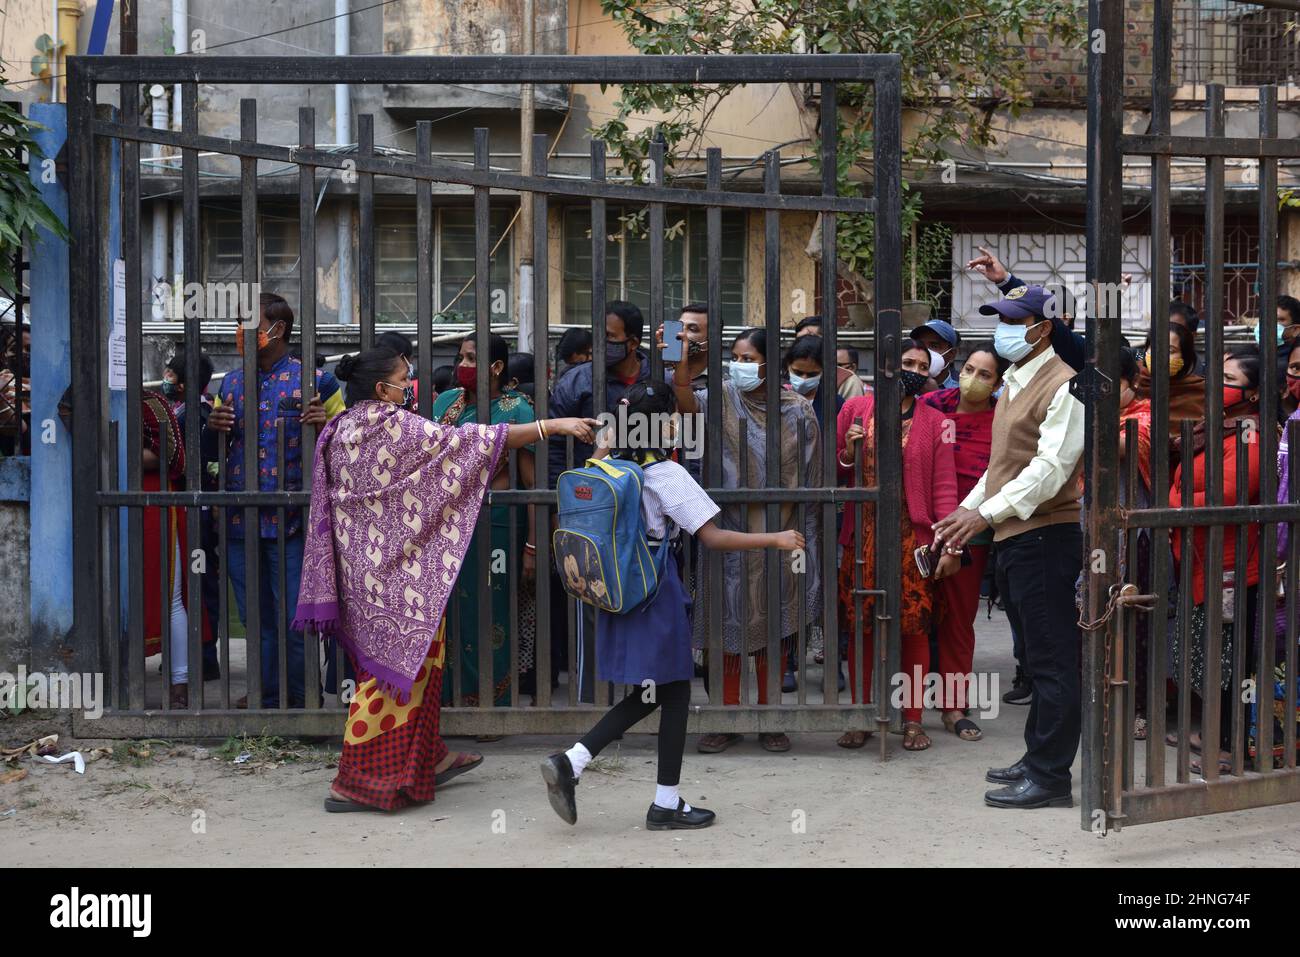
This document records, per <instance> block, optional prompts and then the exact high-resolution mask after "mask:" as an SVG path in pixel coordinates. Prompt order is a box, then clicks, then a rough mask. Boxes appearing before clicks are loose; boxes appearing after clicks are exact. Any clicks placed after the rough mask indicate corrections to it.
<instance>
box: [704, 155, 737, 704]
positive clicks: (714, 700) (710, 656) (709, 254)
mask: <svg viewBox="0 0 1300 957" xmlns="http://www.w3.org/2000/svg"><path fill="white" fill-rule="evenodd" d="M704 168H705V187H706V188H707V189H708V190H709V191H710V192H713V191H715V190H718V189H721V188H722V151H721V150H720V149H718V148H717V147H715V146H711V147H709V148H708V149H706V150H705V151H704ZM704 248H705V258H706V260H707V266H706V269H707V277H706V282H707V285H706V295H707V297H708V300H707V301H708V317H709V325H708V334H709V373H708V379H707V381H708V395H707V397H706V399H705V401H706V403H707V409H706V410H705V421H706V422H710V423H714V424H716V426H717V427H718V430H719V432H718V437H719V441H716V442H705V444H704V473H705V477H706V481H707V483H708V487H709V488H711V489H718V488H722V455H723V449H724V445H723V442H722V440H721V439H722V430H721V425H722V392H723V385H722V210H721V209H720V208H719V207H717V206H707V207H705V210H704ZM742 431H743V430H742ZM730 511H731V510H730V509H728V508H725V507H724V508H723V512H722V515H721V516H720V517H721V518H722V521H723V523H724V525H725V523H726V516H727V513H728V512H730ZM704 555H705V556H706V558H707V562H708V573H707V575H706V577H705V587H707V588H708V590H709V599H708V610H709V620H708V621H707V622H706V623H705V633H704V634H705V647H706V648H707V649H708V650H707V652H706V660H707V662H708V668H709V703H710V704H711V705H714V706H717V705H721V704H722V703H723V701H724V697H725V696H724V694H723V690H724V685H725V683H726V677H725V670H726V658H725V648H726V641H725V639H724V637H723V633H724V631H725V629H726V617H727V616H726V609H725V608H724V607H723V597H722V584H723V582H722V569H723V556H722V553H721V552H720V551H717V550H715V549H712V548H709V549H705V550H704ZM742 561H743V556H742ZM703 564H704V563H703V562H701V565H703ZM742 633H743V632H742ZM741 644H742V646H743V640H742V642H741ZM744 650H745V649H744V648H743V647H741V649H740V651H741V657H740V658H739V659H738V660H739V661H741V662H742V663H743V662H744ZM744 670H745V669H744V667H743V664H742V667H741V673H742V674H743V673H744ZM742 684H743V682H742Z"/></svg>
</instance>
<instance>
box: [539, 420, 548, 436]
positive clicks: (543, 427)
mask: <svg viewBox="0 0 1300 957" xmlns="http://www.w3.org/2000/svg"><path fill="white" fill-rule="evenodd" d="M537 431H538V432H540V433H542V438H543V439H545V438H547V435H546V420H545V419H538V420H537Z"/></svg>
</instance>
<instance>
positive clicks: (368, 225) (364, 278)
mask: <svg viewBox="0 0 1300 957" xmlns="http://www.w3.org/2000/svg"><path fill="white" fill-rule="evenodd" d="M374 155H375V117H374V114H373V113H361V114H358V116H357V156H358V157H360V158H362V159H370V158H372V157H373V156H374ZM357 197H358V205H359V207H360V211H359V216H358V224H357V232H358V233H359V236H358V243H357V246H358V257H357V274H358V278H359V279H360V280H361V288H360V289H359V290H358V294H357V305H358V306H359V307H360V308H359V309H358V311H359V312H360V320H361V351H362V352H365V351H367V350H368V349H370V348H371V347H372V346H373V345H374V343H375V176H374V174H373V173H366V172H360V171H358V173H357ZM432 371H433V370H432V369H427V368H421V369H420V372H421V374H423V376H424V381H425V382H427V383H432V376H431V373H432ZM426 388H431V385H430V386H426ZM338 674H339V676H340V677H339V680H340V681H341V680H342V675H343V672H342V671H341V670H340V671H339V672H338Z"/></svg>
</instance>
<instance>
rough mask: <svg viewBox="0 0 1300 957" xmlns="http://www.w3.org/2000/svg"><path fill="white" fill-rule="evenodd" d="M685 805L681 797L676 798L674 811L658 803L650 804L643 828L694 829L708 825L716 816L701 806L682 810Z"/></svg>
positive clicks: (665, 829)
mask: <svg viewBox="0 0 1300 957" xmlns="http://www.w3.org/2000/svg"><path fill="white" fill-rule="evenodd" d="M685 806H686V802H685V801H683V800H682V799H681V798H678V799H677V810H675V811H670V810H668V809H667V808H662V807H660V806H659V805H658V804H651V805H650V810H648V811H646V812H645V829H646V830H647V831H694V830H698V829H700V828H702V827H708V826H709V825H710V824H712V823H713V819H714V818H715V817H717V815H716V814H714V813H713V812H712V811H707V810H705V809H704V808H702V807H693V808H691V809H690V810H689V811H683V810H682V808H684V807H685Z"/></svg>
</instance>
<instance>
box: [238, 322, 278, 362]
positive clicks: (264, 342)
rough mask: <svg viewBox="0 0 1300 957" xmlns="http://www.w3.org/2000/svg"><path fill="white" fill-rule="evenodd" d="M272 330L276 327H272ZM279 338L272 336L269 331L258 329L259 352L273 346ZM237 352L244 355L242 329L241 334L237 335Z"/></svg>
mask: <svg viewBox="0 0 1300 957" xmlns="http://www.w3.org/2000/svg"><path fill="white" fill-rule="evenodd" d="M276 325H279V323H276ZM271 328H272V329H274V328H275V326H272V327H271ZM279 338H280V337H279V336H278V335H276V336H273V335H271V333H270V332H269V331H268V332H263V331H262V330H261V329H258V330H257V351H258V352H261V351H262V350H263V349H265V348H266V347H267V346H269V345H270V344H271V340H272V339H279ZM235 351H236V352H237V353H239V355H241V356H242V355H243V354H244V332H243V330H242V329H241V330H240V331H239V332H237V333H235Z"/></svg>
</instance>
